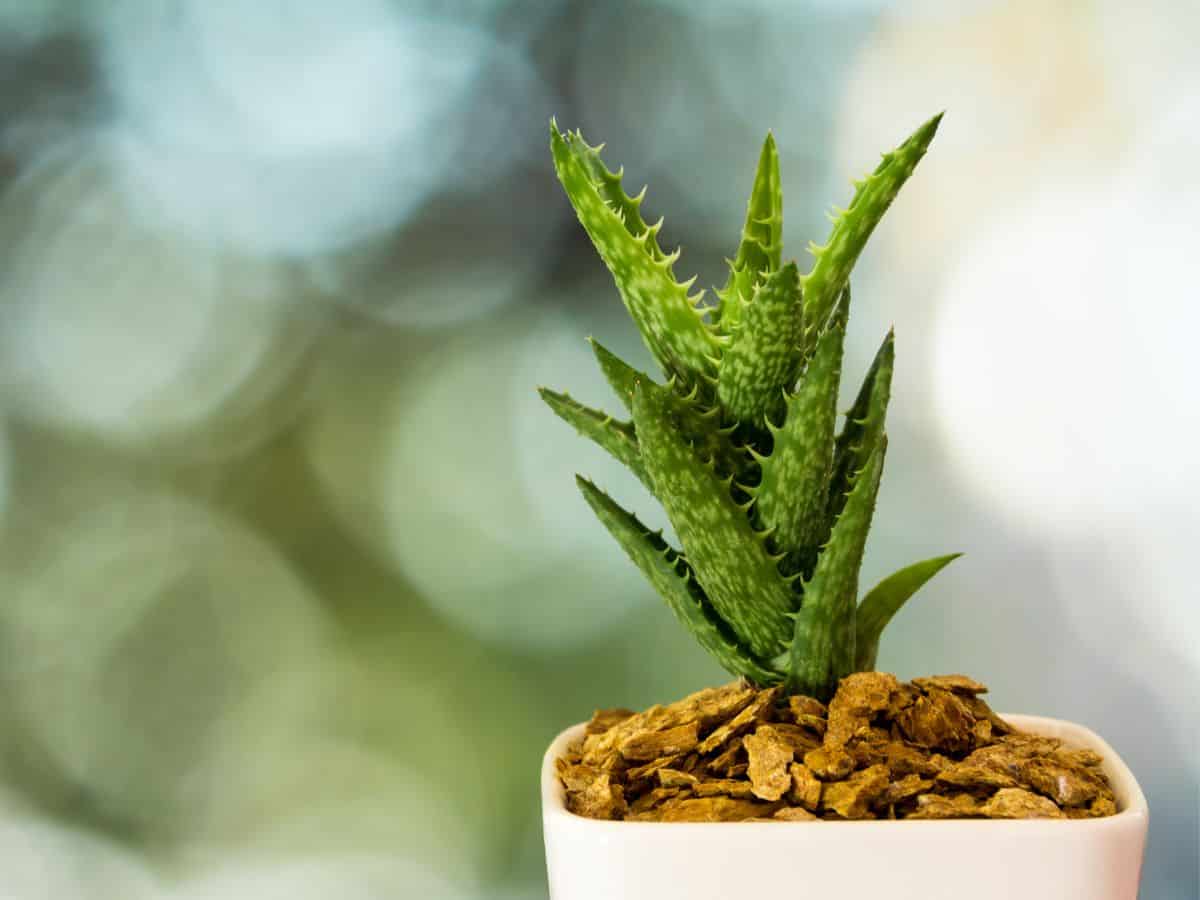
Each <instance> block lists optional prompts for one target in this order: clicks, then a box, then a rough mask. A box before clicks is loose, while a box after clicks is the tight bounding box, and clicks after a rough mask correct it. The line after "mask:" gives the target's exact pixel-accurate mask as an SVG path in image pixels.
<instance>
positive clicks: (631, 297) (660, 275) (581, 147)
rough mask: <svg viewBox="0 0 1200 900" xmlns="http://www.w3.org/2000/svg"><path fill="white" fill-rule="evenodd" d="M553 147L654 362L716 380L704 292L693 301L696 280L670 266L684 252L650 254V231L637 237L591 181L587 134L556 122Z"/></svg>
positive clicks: (685, 375) (692, 377)
mask: <svg viewBox="0 0 1200 900" xmlns="http://www.w3.org/2000/svg"><path fill="white" fill-rule="evenodd" d="M550 148H551V153H552V155H553V157H554V169H555V171H556V172H557V173H558V178H559V181H561V182H562V185H563V188H564V190H565V191H566V193H567V198H568V199H569V200H570V201H571V205H572V206H573V207H574V208H575V213H576V215H577V216H578V217H579V221H580V223H581V224H582V225H583V227H584V230H585V231H586V232H587V234H588V237H590V238H591V240H592V243H593V244H594V245H595V247H596V250H597V252H598V253H599V254H600V257H601V259H603V260H604V263H605V265H607V266H608V269H609V271H610V272H611V273H612V276H613V280H614V281H615V282H616V285H617V289H618V291H619V292H620V294H621V299H622V300H623V301H624V303H625V307H626V309H628V310H629V314H630V316H631V317H632V318H633V321H634V323H635V324H636V325H637V327H638V330H639V331H640V332H641V333H642V338H643V340H644V341H645V342H646V346H647V347H648V348H649V349H650V352H651V353H652V354H653V355H654V358H655V359H656V360H657V361H658V362H659V364H660V365H661V366H662V367H663V370H664V371H665V372H668V373H670V374H673V375H676V376H678V377H680V378H682V379H684V380H685V381H687V382H688V383H700V382H701V381H703V380H704V378H705V377H710V378H711V377H712V376H714V375H715V366H714V364H713V360H714V359H716V358H718V356H719V354H720V346H719V344H718V342H717V340H716V337H715V336H714V335H713V333H712V332H711V331H710V330H709V327H708V325H707V323H706V322H705V321H704V310H703V309H702V308H700V307H699V306H698V304H699V301H700V297H701V295H702V292H701V294H697V295H696V296H691V295H689V293H688V291H689V289H690V286H691V284H692V282H691V281H690V282H686V283H680V282H678V281H676V280H675V276H674V274H673V272H672V266H673V264H674V262H675V259H676V258H677V255H678V254H672V255H670V256H666V257H663V258H658V257H657V256H656V254H655V253H654V252H653V251H652V250H650V249H648V246H649V244H650V243H652V242H654V234H653V231H652V230H650V229H647V230H646V231H645V232H642V233H638V234H635V233H633V232H632V231H630V227H631V222H629V221H627V220H626V219H625V218H624V217H623V214H622V212H621V211H620V205H619V204H618V205H617V207H616V208H614V206H613V205H612V204H611V203H610V202H609V201H608V200H607V199H606V198H605V195H604V192H602V190H601V187H602V186H601V187H598V186H597V184H596V182H595V181H594V180H593V171H592V170H593V166H592V164H591V163H589V162H585V161H584V160H583V157H586V156H587V154H588V153H589V152H590V151H591V150H592V148H589V147H587V145H586V144H585V143H584V141H583V138H582V136H580V135H579V134H578V133H576V134H565V135H564V134H562V133H561V132H560V131H559V130H558V126H557V125H556V124H555V123H554V122H553V121H551V123H550ZM639 221H640V219H639ZM632 227H636V223H632ZM654 246H657V244H654ZM694 280H695V279H692V281H694Z"/></svg>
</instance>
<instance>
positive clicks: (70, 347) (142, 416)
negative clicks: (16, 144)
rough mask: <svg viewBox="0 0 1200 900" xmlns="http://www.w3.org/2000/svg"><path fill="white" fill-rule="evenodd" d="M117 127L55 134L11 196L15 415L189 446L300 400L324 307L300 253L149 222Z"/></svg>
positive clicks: (2, 255) (8, 252)
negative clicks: (277, 254) (219, 244)
mask: <svg viewBox="0 0 1200 900" xmlns="http://www.w3.org/2000/svg"><path fill="white" fill-rule="evenodd" d="M124 146H125V145H124V141H123V139H122V137H121V136H120V135H119V134H114V133H102V134H98V135H96V136H94V137H90V138H86V139H81V140H79V141H77V142H74V143H71V144H68V145H62V146H59V147H57V148H56V149H55V150H54V151H53V152H51V153H49V154H48V155H47V156H46V157H45V158H43V159H42V160H41V161H40V162H39V163H38V164H37V165H35V166H33V167H32V168H31V169H29V170H28V171H27V172H25V173H24V174H23V175H22V177H21V178H20V180H19V181H18V182H17V183H16V184H15V185H14V186H13V187H12V188H11V189H10V191H9V192H8V193H7V194H6V195H5V196H4V199H3V202H2V205H0V233H2V234H3V237H4V246H3V247H0V297H2V298H3V304H2V305H0V349H2V351H3V355H2V357H0V374H2V375H3V378H2V379H0V383H3V384H5V386H6V388H7V393H8V399H9V401H10V404H11V407H12V412H13V415H14V416H17V417H22V418H28V419H32V420H35V421H38V422H41V423H44V424H49V425H52V426H55V427H57V428H61V429H64V430H67V431H71V432H80V433H86V434H89V435H94V436H96V437H98V438H100V439H101V440H103V441H105V442H107V443H112V444H116V445H120V446H122V447H129V448H154V449H157V450H163V451H167V450H169V451H171V452H173V453H177V454H180V455H182V456H185V457H190V458H215V457H220V456H223V455H228V454H231V453H235V452H238V451H239V450H241V449H243V448H245V447H246V446H252V445H254V444H255V443H256V442H258V441H260V440H262V439H263V438H265V437H266V436H268V435H270V434H271V433H272V432H273V431H274V430H275V429H276V428H278V427H279V426H280V425H281V424H282V422H281V418H282V419H286V417H287V416H288V415H289V414H290V412H289V411H290V409H291V407H290V406H289V405H288V404H287V403H273V402H271V401H277V400H279V399H280V397H281V396H282V395H284V394H285V392H286V390H287V389H288V387H289V384H290V379H291V376H292V375H293V374H294V373H295V371H296V369H297V367H298V366H299V364H300V363H301V362H302V361H303V360H304V358H305V356H306V354H307V352H308V349H309V348H310V347H311V345H312V342H313V340H314V339H315V336H316V332H317V328H318V325H319V322H320V317H319V316H317V315H314V314H313V313H312V312H311V311H309V310H307V309H304V308H303V306H302V296H297V293H296V287H297V285H298V280H297V275H296V274H295V273H292V272H291V271H290V270H289V268H288V267H286V266H280V265H276V264H269V263H260V262H252V261H249V260H246V259H240V258H237V257H232V256H229V255H225V254H218V253H214V252H212V251H210V250H207V249H205V248H203V247H200V246H197V245H196V244H194V243H192V242H189V241H186V240H182V239H180V238H179V237H178V236H175V235H170V234H166V233H162V232H157V231H154V230H153V229H151V228H148V227H147V226H146V225H145V224H144V223H143V222H142V221H141V220H139V218H138V217H137V214H136V212H135V210H134V206H135V201H134V200H133V199H132V197H133V196H134V194H135V192H136V187H135V186H133V185H128V184H124V183H122V181H121V179H120V177H119V172H118V167H117V166H116V163H115V160H116V159H117V158H119V157H120V155H121V153H122V152H123V147H124Z"/></svg>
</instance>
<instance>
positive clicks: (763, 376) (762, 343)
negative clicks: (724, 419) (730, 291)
mask: <svg viewBox="0 0 1200 900" xmlns="http://www.w3.org/2000/svg"><path fill="white" fill-rule="evenodd" d="M801 307H802V303H801V298H800V273H799V271H798V270H797V269H796V264H795V263H788V264H787V265H786V266H784V267H783V268H782V269H779V270H778V271H775V272H772V273H771V274H770V275H768V276H767V278H766V280H765V281H763V282H762V283H761V284H760V285H759V286H758V288H757V289H756V290H755V292H754V299H753V301H752V302H751V303H750V304H749V306H747V308H746V311H745V313H744V314H743V317H742V322H741V324H740V325H738V328H737V330H736V331H735V332H734V333H733V337H732V340H731V341H730V344H729V346H728V347H727V348H726V349H725V353H724V354H723V355H722V357H721V366H720V370H719V373H718V376H717V399H718V400H719V401H720V403H721V406H723V407H724V408H725V411H726V413H727V414H728V415H729V416H730V417H731V418H732V419H733V420H734V421H737V422H742V423H747V424H751V425H759V426H761V425H762V424H763V423H764V422H765V421H767V420H768V419H769V418H772V417H775V418H778V416H779V412H780V411H781V409H782V407H783V403H784V392H785V391H790V390H791V389H792V387H793V386H794V385H795V383H796V376H797V375H798V374H799V371H800V363H801V360H802V358H803V357H802V355H801V344H802V342H803V340H804V323H803V320H802V318H801V316H802V311H801Z"/></svg>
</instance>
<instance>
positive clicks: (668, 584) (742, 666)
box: [575, 476, 782, 686]
mask: <svg viewBox="0 0 1200 900" xmlns="http://www.w3.org/2000/svg"><path fill="white" fill-rule="evenodd" d="M575 482H576V484H578V485H579V490H580V491H582V492H583V496H584V498H585V499H586V500H587V502H588V505H589V506H591V507H592V510H593V511H594V512H595V513H596V517H597V518H599V519H600V521H601V522H603V523H604V526H605V527H606V528H607V529H608V530H609V533H611V534H612V536H613V537H614V538H616V540H617V543H619V544H620V545H621V547H622V548H623V549H624V550H625V552H626V553H627V554H629V558H630V559H632V560H633V561H634V563H635V564H636V565H637V567H638V568H639V569H641V570H642V574H643V575H645V576H646V580H648V581H649V582H650V583H651V584H652V585H654V589H655V590H657V591H658V593H659V594H660V595H661V596H662V598H663V599H664V600H665V601H666V602H667V606H669V607H670V609H671V612H673V613H674V614H675V617H676V618H677V619H678V620H679V621H680V622H681V623H682V624H683V626H684V627H685V628H686V629H687V630H688V631H689V632H691V634H692V636H693V637H694V638H695V639H696V640H697V642H699V644H700V646H701V647H703V648H704V649H705V650H707V651H708V652H709V653H711V654H712V655H713V656H714V657H715V658H716V660H717V662H719V663H720V664H721V665H722V666H723V667H724V668H725V669H726V670H728V671H729V672H731V673H733V674H734V675H738V676H740V677H742V678H748V679H750V680H751V681H753V682H754V683H756V684H760V685H764V686H765V685H769V684H775V683H777V682H779V681H780V680H781V679H782V676H781V675H780V673H778V672H776V671H775V670H774V669H772V668H771V667H770V666H768V665H766V664H765V663H763V662H762V661H760V660H758V659H756V658H755V657H754V655H753V654H752V653H751V652H750V651H749V650H748V649H747V648H745V647H744V646H742V645H741V644H740V643H739V642H738V640H737V637H736V636H735V635H734V633H733V631H732V630H731V629H730V628H729V626H728V625H727V624H726V623H725V622H724V621H722V619H721V617H720V616H719V615H717V612H716V610H714V609H713V608H712V605H711V604H710V603H709V602H708V598H707V597H706V596H705V595H704V591H703V589H702V588H701V587H700V585H699V584H698V583H697V582H696V578H695V574H694V573H693V572H692V568H691V566H689V565H688V564H687V562H686V561H685V560H684V559H683V558H682V557H680V555H679V554H678V553H677V552H676V551H674V550H673V549H671V547H670V546H668V544H667V543H666V541H664V540H663V539H662V535H661V533H656V532H652V531H650V530H649V529H648V528H646V526H645V525H643V524H642V523H641V522H640V521H638V519H637V517H636V516H635V515H633V513H631V512H628V511H626V510H625V509H624V508H622V507H621V506H620V505H619V504H617V503H616V502H615V501H614V500H613V499H612V498H611V497H609V496H608V495H607V494H606V493H604V492H603V491H601V490H600V489H599V488H597V487H596V486H595V485H594V484H593V483H592V482H590V481H588V480H587V479H586V478H582V477H579V476H576V478H575Z"/></svg>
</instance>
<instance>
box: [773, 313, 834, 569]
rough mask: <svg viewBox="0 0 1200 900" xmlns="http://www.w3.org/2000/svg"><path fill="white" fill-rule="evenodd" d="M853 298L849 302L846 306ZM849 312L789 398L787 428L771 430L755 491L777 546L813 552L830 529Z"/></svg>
mask: <svg viewBox="0 0 1200 900" xmlns="http://www.w3.org/2000/svg"><path fill="white" fill-rule="evenodd" d="M847 303H848V298H847V299H845V300H843V308H845V304H847ZM845 337H846V320H845V316H837V317H835V318H834V319H833V320H831V321H830V327H829V328H827V329H826V330H825V333H824V334H823V335H822V336H821V339H820V340H819V341H818V342H817V349H816V351H815V352H814V353H813V357H812V359H811V360H810V361H809V364H808V369H807V371H806V372H805V373H804V377H803V378H802V379H801V381H800V386H799V387H798V388H797V390H796V393H795V394H793V395H792V396H791V398H789V399H788V401H787V417H786V418H785V419H784V421H783V426H782V427H780V428H774V427H773V426H772V428H771V431H772V434H773V435H774V447H773V448H772V451H771V455H770V456H768V457H766V458H765V459H763V460H762V463H761V464H762V481H761V482H760V483H759V485H758V487H757V488H756V489H755V491H754V494H755V500H756V502H757V504H758V505H757V509H758V515H759V520H760V522H761V523H762V525H763V526H764V527H767V528H771V529H774V531H773V532H772V536H773V537H774V539H775V543H776V545H777V546H778V547H779V548H780V549H782V550H784V551H786V552H788V553H795V554H802V555H806V556H810V555H811V552H812V551H814V550H815V549H816V548H817V547H818V546H819V545H820V544H821V542H822V541H824V539H825V536H826V534H828V530H829V524H828V523H829V519H828V518H827V506H828V497H829V475H830V471H831V469H832V465H833V445H834V438H833V435H834V429H835V428H836V426H837V398H838V385H839V383H840V381H841V376H842V348H843V345H844V343H845Z"/></svg>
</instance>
